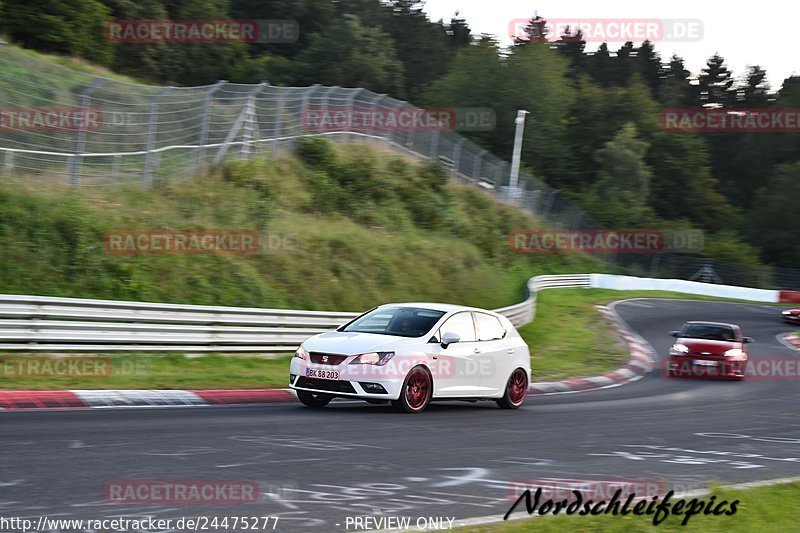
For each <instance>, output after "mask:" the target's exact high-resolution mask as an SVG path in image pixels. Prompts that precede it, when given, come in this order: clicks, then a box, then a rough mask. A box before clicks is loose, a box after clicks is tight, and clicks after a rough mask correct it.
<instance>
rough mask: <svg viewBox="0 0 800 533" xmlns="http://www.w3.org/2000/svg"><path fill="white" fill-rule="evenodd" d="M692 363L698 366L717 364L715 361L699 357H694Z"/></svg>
mask: <svg viewBox="0 0 800 533" xmlns="http://www.w3.org/2000/svg"><path fill="white" fill-rule="evenodd" d="M692 364H694V365H700V366H717V362H716V361H703V360H701V359H695V360H694V361H692Z"/></svg>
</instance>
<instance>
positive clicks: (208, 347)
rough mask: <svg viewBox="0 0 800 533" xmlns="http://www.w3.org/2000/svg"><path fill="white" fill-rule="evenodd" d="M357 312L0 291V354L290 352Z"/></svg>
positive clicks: (522, 307)
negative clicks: (138, 300) (52, 352)
mask: <svg viewBox="0 0 800 533" xmlns="http://www.w3.org/2000/svg"><path fill="white" fill-rule="evenodd" d="M589 285H590V275H589V274H578V275H561V276H558V275H557V276H536V277H534V278H531V279H530V280H529V281H528V284H527V287H528V293H529V296H528V298H527V299H526V300H525V301H523V302H520V303H518V304H515V305H511V306H508V307H503V308H500V309H497V310H496V311H497V312H498V313H500V314H502V315H504V316H506V317H508V318H509V319H510V320H511V322H512V323H513V324H514V325H515V326H521V325H524V324H527V323H529V322H531V321H532V320H533V316H534V312H535V306H536V293H537V292H538V291H540V290H543V289H548V288H555V287H588V286H589ZM357 315H358V313H343V312H323V311H298V310H287V309H257V308H248V307H213V306H203V305H182V304H160V303H147V302H123V301H114V300H84V299H80V298H53V297H46V296H17V295H0V351H71V352H110V351H156V352H172V351H175V352H218V353H228V352H240V353H241V352H248V353H281V352H292V351H294V350H295V349H296V347H297V345H298V344H300V343H301V342H302V341H304V340H305V339H307V338H308V337H311V336H312V335H316V334H318V333H323V332H325V331H330V330H332V329H335V328H336V327H338V326H339V325H341V324H343V323H345V322H347V321H348V320H350V319H352V318H354V317H356V316H357Z"/></svg>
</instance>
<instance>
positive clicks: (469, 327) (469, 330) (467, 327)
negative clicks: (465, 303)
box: [439, 312, 475, 342]
mask: <svg viewBox="0 0 800 533" xmlns="http://www.w3.org/2000/svg"><path fill="white" fill-rule="evenodd" d="M448 331H452V332H453V333H458V336H459V337H461V342H473V341H474V340H475V324H474V323H473V322H472V313H469V312H464V313H457V314H455V315H453V316H451V317H450V318H448V319H447V322H445V323H444V324H442V327H441V328H439V338H440V339H441V338H442V335H444V334H445V333H447V332H448Z"/></svg>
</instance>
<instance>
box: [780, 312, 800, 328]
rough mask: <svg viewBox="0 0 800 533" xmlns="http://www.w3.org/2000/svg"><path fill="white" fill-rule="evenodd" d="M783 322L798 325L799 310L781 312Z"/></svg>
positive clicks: (799, 322)
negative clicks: (786, 321)
mask: <svg viewBox="0 0 800 533" xmlns="http://www.w3.org/2000/svg"><path fill="white" fill-rule="evenodd" d="M781 313H782V314H783V318H784V320H788V321H789V322H792V323H794V324H800V309H787V310H786V311H782V312H781Z"/></svg>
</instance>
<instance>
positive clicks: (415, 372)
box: [392, 366, 433, 413]
mask: <svg viewBox="0 0 800 533" xmlns="http://www.w3.org/2000/svg"><path fill="white" fill-rule="evenodd" d="M432 393H433V382H432V380H431V376H430V374H428V372H426V371H425V369H424V368H422V367H421V366H417V367H414V368H412V369H411V371H410V372H409V373H408V375H407V376H406V380H405V382H404V383H403V390H402V391H401V392H400V398H399V399H397V400H393V401H392V406H393V407H394V408H395V409H396V410H398V411H400V412H401V413H419V412H420V411H422V410H424V409H425V408H426V407H427V406H428V403H429V402H430V401H431V395H432Z"/></svg>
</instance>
